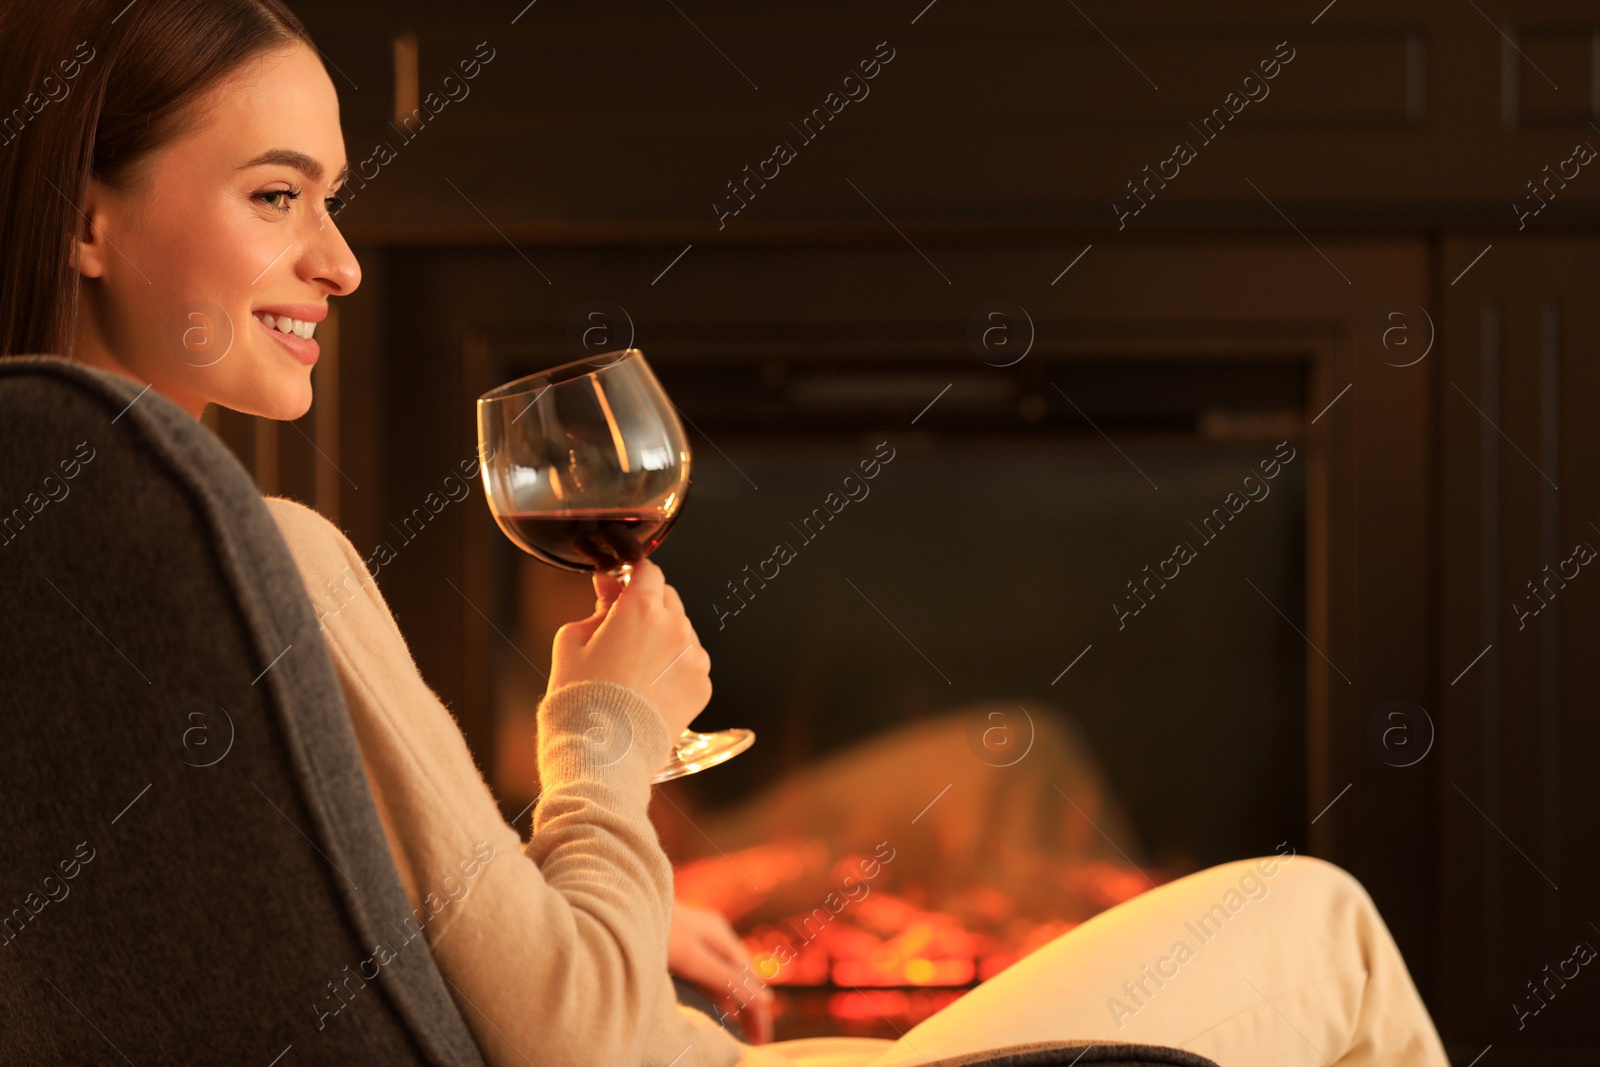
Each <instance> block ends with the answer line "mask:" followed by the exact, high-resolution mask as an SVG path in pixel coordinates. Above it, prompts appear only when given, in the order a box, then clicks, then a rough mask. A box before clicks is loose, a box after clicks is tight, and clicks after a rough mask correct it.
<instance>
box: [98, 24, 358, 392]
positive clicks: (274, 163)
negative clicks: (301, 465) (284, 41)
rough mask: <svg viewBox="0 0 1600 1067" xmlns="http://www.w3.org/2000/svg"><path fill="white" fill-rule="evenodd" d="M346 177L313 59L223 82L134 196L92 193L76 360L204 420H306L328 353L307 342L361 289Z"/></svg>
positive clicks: (331, 104)
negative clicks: (235, 415) (341, 220)
mask: <svg viewBox="0 0 1600 1067" xmlns="http://www.w3.org/2000/svg"><path fill="white" fill-rule="evenodd" d="M107 106H111V107H114V106H116V102H115V101H108V102H107ZM344 170H345V154H344V138H343V135H342V134H341V132H340V129H339V100H338V96H337V94H336V93H335V92H334V88H333V82H332V81H331V80H329V78H328V75H327V73H326V72H325V71H324V70H323V67H322V62H321V60H320V59H319V58H318V56H317V54H316V52H315V51H313V50H312V49H311V48H309V47H307V46H305V45H304V44H300V43H296V44H295V45H294V46H293V47H292V48H291V47H286V48H284V49H283V50H280V51H278V52H272V53H264V54H262V55H260V56H258V57H257V58H256V59H254V60H252V61H251V62H249V63H247V64H246V65H245V66H243V67H241V68H240V69H239V70H237V71H235V72H234V73H233V74H231V75H229V76H228V77H227V78H224V79H223V80H222V81H220V82H218V83H217V84H216V85H215V86H213V87H212V88H211V89H210V90H209V91H208V93H207V95H206V96H205V97H204V98H203V99H202V100H201V101H200V103H199V105H198V107H197V110H196V112H195V124H194V126H193V128H192V129H191V130H190V131H189V132H188V133H187V134H185V135H184V136H183V137H181V138H180V139H178V140H176V141H173V142H172V143H171V144H169V145H168V146H166V147H165V148H162V149H160V150H159V151H157V152H155V153H153V154H152V155H151V156H150V157H149V158H148V159H147V161H146V163H145V168H144V170H143V172H142V173H141V174H140V175H139V176H138V178H137V180H135V181H134V182H133V183H132V184H131V187H130V188H129V189H128V190H127V191H125V192H118V191H116V190H113V189H110V188H109V187H107V186H103V185H101V184H100V183H99V182H93V181H92V182H91V183H90V189H89V195H88V197H87V203H86V204H85V206H84V210H83V213H84V216H85V218H86V219H87V220H88V221H87V223H86V224H85V225H84V227H83V232H82V233H81V234H80V240H79V241H78V243H77V245H76V247H75V249H74V255H75V263H76V265H77V268H78V271H79V273H80V274H81V275H82V276H83V279H84V281H83V285H82V286H81V288H80V296H79V304H78V329H77V336H76V338H75V340H74V349H73V352H72V355H73V358H75V359H78V360H81V361H83V362H85V363H89V364H91V365H96V366H101V367H104V368H106V369H108V370H113V371H117V372H119V373H122V374H124V375H128V376H131V377H134V378H137V379H138V380H140V381H142V382H148V383H149V384H150V385H151V386H153V387H154V388H155V389H156V390H158V391H160V392H161V393H163V394H165V395H166V396H167V397H168V398H170V399H171V400H173V401H175V402H176V403H178V404H179V405H181V406H182V407H184V408H185V409H186V410H188V411H189V412H190V413H191V414H193V415H195V416H196V417H199V415H200V414H201V412H202V411H203V410H204V408H205V405H206V404H208V403H216V404H221V405H223V406H224V407H228V408H232V409H234V410H236V411H243V412H247V413H249V414H254V415H261V416H265V417H267V418H274V419H296V418H299V417H300V416H301V415H303V414H305V412H306V410H307V409H308V408H309V407H310V406H311V368H312V366H313V365H314V364H315V363H316V361H317V356H318V345H317V341H316V339H315V337H314V336H310V337H308V336H307V335H308V334H312V333H313V332H314V328H315V325H316V324H317V323H319V322H321V321H322V320H323V318H325V317H326V315H327V313H328V297H330V296H343V295H345V294H347V293H350V292H352V291H354V290H355V288H356V286H357V285H359V284H361V268H360V266H359V265H358V264H357V263H356V260H355V257H354V256H353V255H352V254H351V252H350V246H349V245H348V244H346V243H345V240H344V238H343V237H342V236H341V235H340V234H339V229H338V227H337V226H336V225H334V221H333V219H332V218H330V217H329V212H330V211H337V210H338V207H339V206H340V205H339V201H338V200H337V198H336V197H335V196H334V192H335V190H336V189H337V188H338V187H339V186H340V185H341V184H342V181H343V176H344ZM291 320H293V321H291ZM280 327H281V328H280ZM285 329H287V330H288V331H289V332H287V333H286V332H284V330H285Z"/></svg>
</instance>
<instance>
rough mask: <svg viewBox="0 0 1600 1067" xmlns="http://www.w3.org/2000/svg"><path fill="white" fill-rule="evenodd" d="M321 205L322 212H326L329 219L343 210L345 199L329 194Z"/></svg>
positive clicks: (335, 194)
mask: <svg viewBox="0 0 1600 1067" xmlns="http://www.w3.org/2000/svg"><path fill="white" fill-rule="evenodd" d="M322 203H323V210H325V211H327V213H328V216H329V217H330V218H331V217H332V216H334V215H337V214H338V213H339V212H341V211H343V210H344V205H345V199H344V197H342V196H340V195H339V194H338V193H330V194H328V197H327V199H325V200H324V201H323V202H322Z"/></svg>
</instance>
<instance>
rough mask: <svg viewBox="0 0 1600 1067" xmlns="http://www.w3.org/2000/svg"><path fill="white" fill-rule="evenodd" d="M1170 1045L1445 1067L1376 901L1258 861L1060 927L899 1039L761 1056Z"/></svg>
mask: <svg viewBox="0 0 1600 1067" xmlns="http://www.w3.org/2000/svg"><path fill="white" fill-rule="evenodd" d="M1069 1039H1081V1040H1085V1041H1091V1042H1092V1041H1095V1040H1109V1041H1124V1042H1127V1041H1132V1042H1142V1043H1146V1044H1158V1045H1173V1046H1177V1047H1180V1048H1184V1049H1188V1050H1189V1051H1191V1052H1197V1053H1200V1054H1201V1055H1203V1056H1207V1057H1209V1058H1211V1059H1212V1060H1215V1061H1216V1062H1217V1063H1218V1064H1219V1065H1221V1067H1253V1065H1260V1067H1301V1065H1303V1067H1330V1065H1335V1064H1337V1065H1339V1067H1401V1065H1405V1067H1413V1065H1415V1067H1448V1064H1449V1061H1448V1060H1447V1059H1446V1057H1445V1052H1444V1047H1443V1045H1442V1044H1441V1042H1440V1040H1439V1035H1438V1033H1437V1031H1436V1030H1435V1029H1434V1026H1433V1021H1432V1019H1430V1018H1429V1016H1428V1011H1427V1009H1426V1008H1425V1007H1424V1006H1423V1003H1422V999H1421V997H1419V996H1418V994H1417V990H1416V986H1415V985H1414V984H1413V983H1412V981H1411V975H1410V974H1409V973H1408V972H1407V970H1406V965H1405V961H1404V960H1403V959H1402V958H1401V956H1400V950H1399V948H1398V947H1397V946H1396V945H1395V943H1394V938H1393V937H1392V936H1391V935H1390V934H1389V930H1388V928H1387V927H1386V926H1385V925H1384V923H1383V919H1382V918H1381V917H1380V916H1379V914H1378V911H1377V909H1376V907H1374V905H1373V903H1372V899H1371V898H1370V897H1369V896H1368V895H1367V892H1366V890H1365V889H1364V888H1362V886H1361V883H1360V882H1358V881H1356V879H1355V878H1353V877H1352V876H1351V875H1350V874H1348V873H1347V872H1346V871H1344V870H1343V869H1341V868H1339V867H1336V866H1334V865H1333V864H1331V863H1328V862H1326V861H1324V860H1319V859H1316V858H1314V857H1311V856H1268V857H1261V858H1258V859H1253V860H1240V861H1238V862H1234V863H1225V864H1220V865H1218V866H1215V867H1210V868H1207V869H1206V870H1203V871H1197V872H1196V873H1194V874H1191V875H1188V876H1186V877H1183V878H1179V879H1177V880H1176V881H1173V882H1169V883H1167V884H1166V885H1162V886H1160V887H1158V888H1155V889H1152V890H1150V891H1148V892H1146V893H1143V894H1141V895H1139V896H1137V897H1134V898H1133V899H1132V900H1129V901H1127V902H1125V903H1123V904H1121V905H1119V906H1117V907H1115V908H1112V909H1110V910H1109V911H1105V912H1102V913H1100V914H1099V915H1096V916H1095V917H1094V918H1092V919H1090V920H1088V921H1087V922H1085V923H1083V924H1082V925H1080V926H1078V927H1076V928H1074V929H1072V930H1070V931H1068V932H1067V933H1065V934H1063V935H1062V936H1060V937H1058V938H1056V939H1055V940H1054V941H1052V942H1050V943H1049V944H1047V945H1045V946H1044V947H1043V948H1041V949H1039V950H1038V951H1036V952H1035V953H1033V954H1032V955H1031V956H1028V957H1026V958H1024V959H1022V960H1020V961H1019V962H1017V963H1016V964H1014V965H1013V966H1012V967H1010V968H1008V969H1007V970H1005V971H1003V972H1001V973H1000V974H999V975H996V976H995V977H994V978H992V979H990V980H989V981H987V982H985V983H984V984H982V985H980V986H979V987H978V988H976V989H974V990H973V991H972V992H970V993H968V994H967V995H966V996H964V997H962V998H961V999H960V1000H958V1001H956V1002H955V1003H953V1004H951V1005H949V1006H948V1007H946V1008H945V1009H944V1010H942V1011H940V1012H938V1013H937V1014H935V1015H933V1016H931V1017H929V1018H928V1019H925V1020H924V1021H923V1022H921V1023H920V1024H918V1025H917V1026H915V1027H913V1028H912V1029H911V1030H909V1031H907V1032H906V1034H905V1035H904V1036H902V1037H901V1038H900V1040H899V1041H896V1042H893V1043H890V1042H870V1043H869V1042H865V1041H860V1040H857V1041H848V1040H846V1039H821V1040H805V1041H785V1042H779V1043H777V1044H774V1045H770V1046H767V1047H768V1048H769V1049H771V1050H772V1051H774V1052H780V1053H782V1054H783V1055H784V1056H785V1057H786V1058H788V1059H790V1060H792V1061H793V1062H795V1063H797V1064H805V1065H807V1067H821V1065H823V1064H829V1065H841V1067H842V1065H845V1064H851V1065H859V1067H917V1065H921V1064H924V1063H926V1062H928V1061H929V1060H935V1059H939V1058H941V1057H944V1056H953V1055H957V1054H960V1053H967V1052H978V1051H982V1050H985V1049H993V1048H999V1047H1003V1046H1005V1045H1014V1044H1020V1043H1023V1042H1029V1041H1052V1040H1069Z"/></svg>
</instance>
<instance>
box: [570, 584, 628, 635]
mask: <svg viewBox="0 0 1600 1067" xmlns="http://www.w3.org/2000/svg"><path fill="white" fill-rule="evenodd" d="M595 584H596V585H599V583H598V582H596V583H595ZM612 599H613V600H614V599H615V596H613V597H612ZM610 614H611V601H608V600H606V599H604V598H603V597H602V599H600V600H597V601H596V602H595V605H594V613H593V614H591V615H590V616H589V617H588V618H586V619H575V620H574V621H572V622H569V623H567V624H566V625H564V626H562V627H561V629H560V630H558V631H557V633H556V639H557V640H558V641H560V642H562V643H563V644H569V645H574V644H575V645H580V646H581V645H587V644H588V643H589V639H590V638H591V637H593V636H594V632H595V631H596V630H598V629H599V628H600V624H601V623H603V622H605V621H606V618H607V617H608V616H609V615H610Z"/></svg>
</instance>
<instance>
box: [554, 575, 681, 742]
mask: <svg viewBox="0 0 1600 1067" xmlns="http://www.w3.org/2000/svg"><path fill="white" fill-rule="evenodd" d="M594 591H595V596H596V597H597V598H598V599H597V600H596V602H595V606H594V614H593V615H591V616H589V617H588V618H587V619H582V620H579V621H578V622H569V623H567V624H566V625H565V626H563V627H561V628H560V629H559V630H557V631H556V640H555V648H554V650H553V652H552V655H551V664H550V689H551V690H554V689H556V688H557V687H559V686H562V685H566V684H568V683H570V682H579V681H609V682H616V683H618V684H619V685H624V686H627V687H628V688H629V689H632V690H634V691H635V692H636V693H638V694H639V695H640V696H642V697H644V698H645V699H646V700H647V701H649V702H650V706H651V707H653V708H655V709H656V713H657V714H658V715H660V716H661V720H662V721H663V722H664V723H666V725H667V733H668V734H669V735H670V736H672V737H673V738H676V737H677V736H678V735H679V734H680V733H682V732H683V731H684V730H687V729H688V728H689V724H690V723H691V722H693V721H694V719H695V716H697V715H699V714H700V712H701V711H703V710H704V709H705V706H706V704H707V703H708V702H709V701H710V700H711V656H710V655H709V654H708V653H707V652H706V650H705V649H703V648H701V647H700V638H699V637H698V636H697V635H696V634H695V632H694V626H693V624H691V623H690V622H689V616H688V615H686V614H685V613H684V610H683V601H682V600H680V599H679V598H678V591H677V590H676V589H674V588H672V586H670V585H668V584H667V581H666V578H665V576H663V575H662V573H661V568H660V567H658V566H656V565H655V564H654V563H651V562H650V561H649V560H648V559H646V560H643V561H642V562H639V563H636V564H634V566H633V578H632V579H631V580H630V581H629V583H628V585H627V587H626V588H623V587H622V586H621V585H619V583H618V582H617V581H616V579H614V578H612V577H611V576H610V575H608V574H602V573H600V572H598V571H597V572H596V573H595V575H594Z"/></svg>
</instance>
